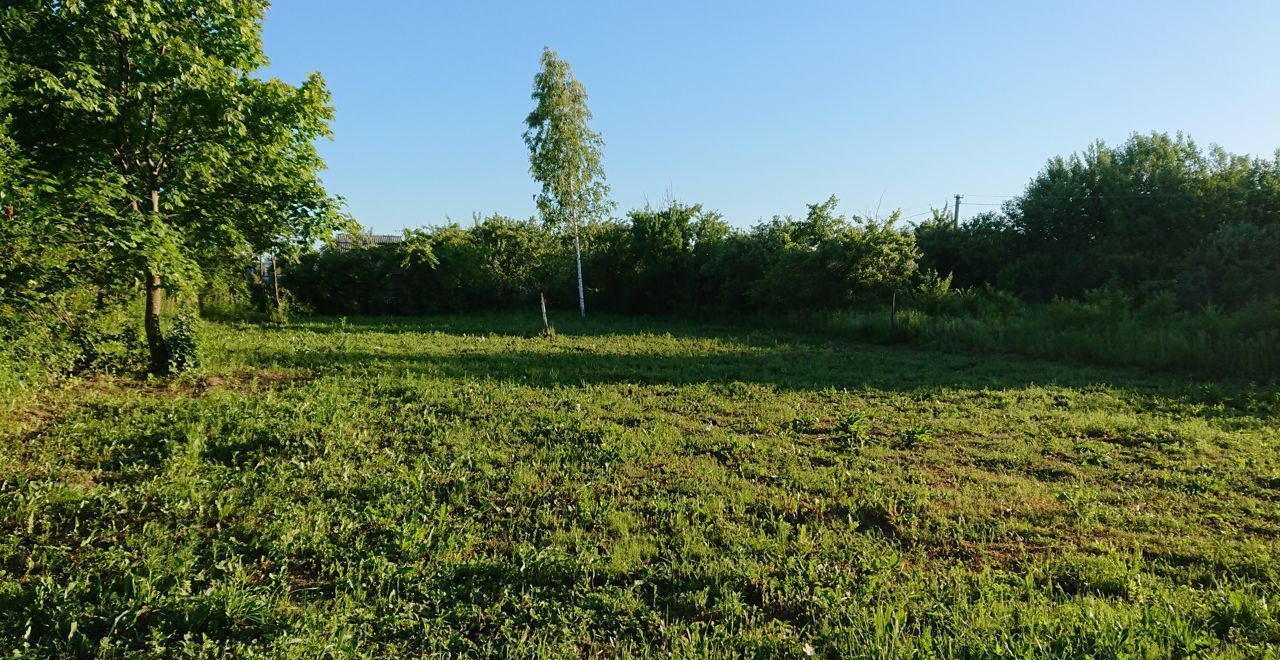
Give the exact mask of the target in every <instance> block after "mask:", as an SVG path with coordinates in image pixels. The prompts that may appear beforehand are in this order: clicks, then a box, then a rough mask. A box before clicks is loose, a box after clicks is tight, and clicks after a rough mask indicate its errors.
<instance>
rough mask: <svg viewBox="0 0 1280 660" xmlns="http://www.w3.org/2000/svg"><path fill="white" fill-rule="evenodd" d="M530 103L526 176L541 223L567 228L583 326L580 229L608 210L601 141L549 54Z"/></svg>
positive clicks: (572, 83) (566, 72) (546, 51)
mask: <svg viewBox="0 0 1280 660" xmlns="http://www.w3.org/2000/svg"><path fill="white" fill-rule="evenodd" d="M532 98H533V100H534V109H533V112H530V113H529V116H528V117H527V118H526V119H525V132H524V142H525V144H526V145H527V146H528V147H529V173H530V174H532V175H533V178H534V180H536V181H537V182H538V183H539V184H540V185H541V190H540V192H539V193H538V195H537V196H536V197H535V200H536V201H537V204H538V212H539V213H540V214H541V215H542V219H543V222H545V223H547V224H548V225H549V226H555V227H560V228H563V227H565V226H568V227H569V228H570V229H571V230H572V232H573V252H574V259H575V261H576V262H577V269H578V313H579V315H580V316H581V317H582V318H583V319H584V320H585V319H586V318H587V303H586V294H585V289H584V286H583V278H582V239H581V231H580V226H581V225H582V223H583V222H589V221H590V220H592V219H595V218H598V217H601V216H603V215H605V214H607V213H608V212H609V209H610V208H611V203H610V202H609V199H608V197H609V186H608V184H607V183H605V176H604V168H603V166H602V164H601V160H602V158H603V150H604V139H603V138H602V137H601V136H600V133H598V132H596V131H594V130H592V129H591V127H590V125H589V122H590V121H591V110H590V109H589V108H588V107H587V89H586V87H584V86H583V85H582V83H580V82H578V80H577V79H575V78H574V77H573V71H572V70H571V69H570V67H569V63H568V62H565V61H564V60H562V59H560V58H559V57H557V56H556V52H555V51H554V50H551V49H550V48H543V49H542V62H541V67H540V69H539V71H538V74H537V75H536V76H534V79H533V94H532Z"/></svg>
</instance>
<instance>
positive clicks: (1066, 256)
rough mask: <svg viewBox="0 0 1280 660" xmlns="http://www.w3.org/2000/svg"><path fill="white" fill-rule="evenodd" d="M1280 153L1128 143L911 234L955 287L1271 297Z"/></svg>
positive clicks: (1219, 298)
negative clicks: (1000, 204)
mask: <svg viewBox="0 0 1280 660" xmlns="http://www.w3.org/2000/svg"><path fill="white" fill-rule="evenodd" d="M1278 227H1280V152H1278V153H1277V155H1276V157H1275V158H1273V159H1270V160H1268V159H1263V158H1247V157H1244V156H1236V155H1232V154H1228V153H1227V152H1225V151H1224V150H1222V149H1221V148H1220V147H1213V148H1211V149H1208V150H1203V149H1201V148H1200V147H1198V146H1197V145H1196V144H1195V143H1194V142H1193V141H1192V140H1191V139H1190V138H1187V137H1185V136H1183V135H1181V134H1179V135H1177V136H1173V137H1171V136H1169V135H1166V134H1162V133H1154V134H1151V135H1134V136H1133V137H1131V138H1130V139H1129V140H1128V141H1127V142H1125V143H1124V144H1123V145H1121V146H1119V147H1108V146H1107V145H1105V144H1103V143H1101V142H1099V143H1097V144H1094V145H1093V146H1091V147H1090V148H1089V149H1087V150H1085V151H1084V152H1083V153H1081V154H1075V155H1072V156H1071V157H1069V158H1054V159H1052V160H1050V161H1049V163H1048V164H1047V165H1046V166H1045V168H1044V169H1043V170H1042V171H1041V172H1040V173H1039V174H1038V175H1037V176H1036V177H1035V178H1034V179H1033V180H1032V181H1031V183H1030V185H1029V186H1028V187H1027V190H1026V192H1024V193H1023V194H1022V195H1021V196H1020V197H1018V198H1016V199H1014V200H1011V201H1010V202H1009V203H1007V204H1006V205H1005V206H1004V209H1003V212H1001V213H987V214H982V215H980V216H977V217H974V218H972V219H970V220H969V221H968V222H966V223H965V224H963V225H960V226H959V227H953V226H951V223H950V222H949V221H948V220H947V219H945V218H943V217H941V215H938V216H937V217H935V218H934V220H932V221H930V222H927V223H924V224H922V225H921V226H920V227H918V228H917V230H916V236H917V240H918V241H919V243H920V246H921V249H922V250H923V252H924V257H925V263H926V266H927V267H929V268H933V269H934V270H937V271H938V272H940V273H953V274H954V275H955V277H956V282H957V283H958V284H959V285H960V286H962V287H970V286H975V285H983V284H992V285H996V286H999V287H1001V288H1004V289H1006V290H1008V291H1011V292H1014V293H1016V294H1017V295H1019V296H1021V297H1024V298H1028V299H1032V300H1041V301H1043V300H1050V299H1052V298H1054V297H1068V298H1079V297H1081V296H1083V295H1084V293H1085V292H1086V291H1088V290H1091V289H1097V288H1101V287H1103V286H1108V287H1111V288H1114V289H1120V290H1124V291H1128V292H1130V293H1133V294H1135V295H1137V296H1139V297H1146V296H1149V295H1156V294H1159V293H1160V292H1162V291H1169V292H1174V293H1176V294H1177V295H1178V296H1179V298H1180V301H1181V303H1182V304H1183V305H1184V306H1186V307H1194V306H1199V305H1205V304H1217V305H1229V306H1239V305H1243V304H1246V303H1248V302H1251V301H1256V300H1260V299H1264V298H1266V297H1267V296H1275V295H1278V294H1277V291H1278V286H1280V285H1278V284H1277V282H1280V271H1277V268H1280V266H1277V260H1276V259H1275V258H1274V255H1275V254H1276V248H1277V246H1280V233H1278V232H1280V229H1277V228H1278Z"/></svg>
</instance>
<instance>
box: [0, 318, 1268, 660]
mask: <svg viewBox="0 0 1280 660" xmlns="http://www.w3.org/2000/svg"><path fill="white" fill-rule="evenodd" d="M560 325H561V327H560V333H559V336H557V337H554V338H551V339H545V338H541V337H537V336H536V330H537V328H538V321H537V320H536V319H535V318H534V317H533V316H532V315H529V316H527V317H515V316H488V317H478V316H477V317H442V318H431V319H417V320H388V319H364V320H354V319H353V320H351V321H350V322H348V321H345V320H326V321H320V320H317V321H302V322H298V323H295V324H293V325H290V326H286V327H279V326H267V325H262V326H260V325H233V324H209V325H208V326H207V327H206V329H205V330H206V334H207V338H206V346H207V357H206V366H205V368H204V371H203V373H202V374H201V375H200V376H199V377H194V378H184V379H179V380H176V381H172V382H165V381H151V382H148V381H138V380H134V379H129V378H124V377H106V376H99V377H93V378H86V379H81V380H75V381H71V382H68V383H66V384H65V385H63V386H60V387H59V388H57V389H55V390H52V391H45V392H41V393H38V394H33V395H31V396H30V397H29V400H28V401H27V402H25V404H23V405H21V406H19V410H18V411H17V413H16V414H12V415H9V416H8V417H9V418H7V419H4V420H0V653H5V654H7V653H8V652H9V651H11V650H12V651H16V652H17V654H18V655H23V654H26V655H68V654H102V655H128V654H131V653H137V652H143V653H146V654H158V655H159V654H163V655H179V654H196V655H214V654H217V653H219V652H220V651H226V650H232V651H238V652H241V653H252V652H256V653H260V654H263V655H272V656H279V655H293V656H307V657H314V656H316V655H319V654H323V653H331V654H334V655H348V654H371V655H381V656H396V655H402V654H421V653H465V654H475V655H490V654H503V655H506V654H518V655H609V656H612V655H618V654H636V655H643V654H648V655H660V656H668V655H671V654H677V655H682V656H687V655H722V654H750V655H767V656H778V655H782V656H803V655H805V654H806V653H812V654H816V655H819V656H831V657H838V656H850V655H871V656H910V655H929V654H935V655H946V656H956V655H969V656H992V655H1001V656H1004V655H1018V656H1025V655H1036V656H1043V655H1050V656H1069V657H1079V656H1085V655H1097V656H1106V657H1111V656H1119V655H1125V654H1137V655H1149V656H1156V657H1165V656H1171V655H1172V656H1179V655H1196V654H1211V655H1213V654H1222V655H1226V656H1242V657H1254V656H1259V655H1264V656H1265V655H1275V654H1277V653H1280V586H1277V585H1280V540H1278V538H1280V430H1278V428H1277V421H1276V419H1277V416H1280V397H1278V396H1277V394H1276V393H1275V390H1274V389H1272V388H1263V387H1253V386H1249V385H1246V384H1231V383H1226V384H1223V383H1206V382H1188V381H1182V380H1176V379H1173V378H1170V377H1160V376H1149V375H1143V374H1141V373H1139V372H1133V371H1118V370H1105V369H1097V368H1093V369H1086V368H1077V367H1063V366H1058V365H1054V364H1052V363H1048V362H1041V361H1033V360H1023V359H1015V358H992V357H982V356H963V355H943V354H937V353H928V352H921V351H916V350H912V349H907V348H896V347H878V346H867V345H857V344H847V343H840V342H832V341H829V340H826V339H822V338H819V337H808V336H804V335H800V334H785V333H751V332H750V331H749V330H745V329H743V328H732V327H715V326H710V325H705V324H701V325H699V324H685V323H679V322H674V321H665V320H650V319H627V318H612V319H607V318H606V319H597V320H593V321H592V322H591V323H590V324H588V325H585V326H577V325H576V324H572V323H570V324H567V325H566V324H565V322H563V321H562V322H561V323H560Z"/></svg>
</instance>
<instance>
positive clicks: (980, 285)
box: [0, 0, 1280, 384]
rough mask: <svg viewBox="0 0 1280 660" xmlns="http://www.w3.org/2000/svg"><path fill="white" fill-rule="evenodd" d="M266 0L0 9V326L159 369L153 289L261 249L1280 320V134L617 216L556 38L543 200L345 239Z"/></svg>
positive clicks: (322, 94) (755, 292) (817, 298)
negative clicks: (934, 181)
mask: <svg viewBox="0 0 1280 660" xmlns="http://www.w3.org/2000/svg"><path fill="white" fill-rule="evenodd" d="M266 7H267V3H266V1H265V0H221V1H220V2H218V3H214V4H212V5H211V4H210V3H207V2H203V1H201V0H166V1H165V2H158V1H156V0H127V1H125V2H120V1H114V0H77V1H76V2H62V1H58V0H32V1H31V2H26V3H10V4H8V5H6V6H5V7H4V8H2V9H0V210H2V212H3V222H2V223H0V339H2V340H3V342H4V347H5V348H4V351H3V352H5V353H8V354H9V355H10V357H12V356H13V355H25V356H32V357H33V359H35V358H39V359H41V360H44V361H46V362H49V363H50V364H52V365H53V366H55V367H56V368H58V369H75V368H78V367H82V366H84V365H87V364H88V365H92V364H94V363H96V362H98V361H99V360H100V358H101V359H102V360H106V361H110V360H111V359H113V358H112V356H110V355H106V353H109V352H111V351H121V352H124V353H128V354H142V355H144V356H145V360H144V362H145V367H146V368H147V369H149V370H150V371H152V372H154V373H165V372H168V371H171V370H173V369H175V368H180V367H181V366H182V365H185V364H190V363H191V356H190V355H188V354H187V353H189V352H190V347H191V346H192V345H193V343H192V340H191V337H190V332H191V327H192V325H191V323H190V322H188V321H183V322H178V320H177V319H174V320H167V319H164V318H162V312H163V311H164V310H168V309H172V308H173V307H174V305H173V302H172V300H173V299H174V298H178V299H180V300H182V301H184V305H185V306H186V307H195V305H194V304H193V303H197V302H198V303H199V304H200V305H201V306H202V307H203V308H205V309H211V308H212V307H213V306H215V303H216V302H218V301H222V302H227V301H230V302H232V303H236V301H237V299H238V298H245V297H247V296H251V295H252V294H253V293H254V291H253V288H254V287H252V286H248V285H247V283H246V280H245V278H244V267H245V265H246V264H248V263H251V262H253V261H254V260H255V258H256V257H257V256H258V255H262V254H264V253H270V254H272V255H273V259H271V261H270V263H272V264H273V270H274V265H275V264H280V265H281V269H280V273H279V274H280V278H279V279H278V280H277V279H276V274H277V273H275V272H272V273H271V274H270V280H271V282H272V284H273V285H274V284H277V283H279V284H282V285H284V287H285V296H286V298H291V299H292V300H293V301H294V302H295V303H296V304H297V305H298V306H299V307H301V308H307V309H311V310H314V311H316V312H321V313H328V314H423V313H433V312H445V311H449V312H454V311H470V310H480V309H493V308H503V307H511V306H519V305H524V306H531V305H532V304H533V301H535V300H536V299H537V297H538V295H539V294H542V293H545V294H547V295H548V296H549V298H550V299H551V301H552V303H553V304H558V305H560V306H563V307H570V306H574V304H575V303H576V306H577V308H578V310H579V313H580V314H583V315H585V313H586V308H587V307H588V306H591V307H593V308H597V309H604V310H611V311H619V312H631V313H647V314H695V315H696V314H725V313H730V314H757V313H760V314H771V315H778V314H791V313H797V312H801V313H804V312H825V311H834V310H852V309H874V310H877V313H879V312H883V317H884V318H885V319H886V320H887V321H888V323H889V327H890V328H896V327H897V320H896V319H897V312H898V310H899V307H900V306H903V305H905V306H907V307H908V308H910V309H912V310H916V311H919V310H928V311H929V312H930V313H943V312H946V311H947V310H952V311H954V310H961V311H965V313H969V314H975V313H978V312H977V311H975V310H986V311H984V312H982V313H987V312H990V311H991V310H999V309H1005V308H1007V307H1008V305H1010V304H1019V305H1020V304H1028V303H1042V302H1049V301H1088V300H1095V301H1096V300H1123V301H1124V305H1127V306H1128V307H1133V308H1138V307H1141V308H1143V309H1147V310H1153V309H1165V310H1169V311H1170V312H1178V313H1184V314H1190V313H1195V314H1201V313H1204V314H1220V313H1223V312H1225V313H1229V314H1237V313H1238V314H1237V317H1238V318H1248V319H1251V320H1250V321H1249V322H1248V323H1243V322H1242V324H1240V325H1239V328H1243V330H1241V331H1242V332H1255V331H1256V332H1270V331H1274V330H1275V328H1277V327H1280V303H1277V299H1280V153H1277V154H1276V155H1275V156H1273V157H1272V158H1258V157H1246V156H1239V155H1233V154H1229V153H1227V152H1226V151H1225V150H1223V149H1221V148H1218V147H1211V148H1209V149H1204V148H1201V147H1200V146H1198V145H1197V144H1196V143H1195V142H1193V141H1192V140H1191V139H1190V138H1188V137H1185V136H1183V135H1172V136H1171V135H1167V134H1162V133H1152V134H1146V135H1134V136H1132V137H1131V138H1130V139H1129V140H1127V141H1126V142H1124V143H1123V144H1121V145H1119V146H1116V147H1113V146H1108V145H1106V144H1103V143H1101V142H1099V143H1097V144H1094V145H1092V146H1090V147H1088V148H1087V149H1086V150H1084V151H1083V152H1081V153H1078V154H1075V155H1072V156H1070V157H1065V158H1063V157H1058V158H1053V159H1052V160H1050V161H1049V162H1048V164H1047V165H1046V166H1045V167H1044V169H1043V170H1041V171H1040V172H1039V173H1038V174H1037V175H1036V176H1035V177H1034V178H1033V179H1032V180H1031V182H1030V184H1029V185H1028V187H1027V188H1026V190H1025V191H1023V192H1022V193H1021V194H1019V195H1017V196H1015V197H1013V198H1011V199H1009V200H1008V201H1006V202H1004V203H1003V205H1002V206H1000V207H999V209H998V210H996V211H993V212H988V213H983V214H981V215H978V216H977V217H974V218H970V219H968V220H967V221H966V222H963V223H958V222H956V219H955V218H953V217H951V216H950V215H949V214H948V212H947V211H945V210H939V211H935V212H934V214H933V218H931V219H930V220H928V221H925V222H923V223H920V224H917V225H914V226H912V225H907V224H905V223H904V222H902V220H901V218H900V217H899V215H898V214H896V213H895V214H891V215H890V216H889V217H887V218H867V217H858V216H845V215H842V214H840V213H839V212H838V209H837V201H836V199H835V198H834V197H832V198H830V199H828V200H825V201H820V202H816V203H814V204H810V205H809V206H808V208H807V210H806V212H805V213H803V214H802V215H800V216H798V217H792V216H775V217H773V218H771V219H769V220H766V221H762V222H759V223H757V224H755V225H754V226H751V227H748V228H740V227H737V226H734V225H731V224H730V223H728V222H727V221H726V220H725V218H723V217H722V216H721V215H720V214H719V213H717V212H715V211H713V210H711V209H709V208H705V207H703V206H702V205H699V204H695V203H687V202H681V201H675V200H672V201H668V202H666V203H663V204H660V205H657V206H652V207H645V208H642V209H634V210H631V211H629V212H627V213H625V214H623V215H622V216H621V217H616V216H615V215H614V213H615V209H616V207H615V206H614V205H613V203H612V202H611V201H610V199H609V187H608V185H607V183H606V182H605V176H604V170H603V167H602V154H603V147H604V141H603V138H602V137H601V136H600V134H599V133H597V132H595V131H593V130H592V129H591V127H590V125H589V123H590V120H591V112H590V110H589V108H588V107H587V94H586V90H585V87H584V86H583V85H582V84H581V83H580V82H578V81H577V80H576V79H575V78H574V77H573V74H572V71H571V69H570V68H569V66H568V64H567V63H566V62H564V61H563V60H561V59H560V58H559V57H558V56H557V54H556V53H555V52H554V51H552V50H550V49H546V50H544V52H543V54H542V58H541V62H540V65H541V66H540V68H539V72H538V73H537V75H536V76H535V78H534V84H533V91H532V95H531V96H532V100H533V110H532V111H531V112H530V113H529V115H528V116H527V117H526V118H525V122H524V126H525V132H524V135H523V138H524V141H525V144H526V145H527V146H528V148H529V152H530V174H531V175H532V177H533V178H534V180H535V181H536V182H537V183H538V185H539V193H538V195H537V197H536V200H537V207H538V215H537V216H536V217H533V218H529V219H527V220H521V219H514V218H510V217H505V216H502V215H492V216H489V217H482V218H481V217H478V218H476V219H475V221H474V222H473V223H471V225H470V226H466V227H464V226H461V225H458V224H449V225H447V226H439V227H429V228H420V229H414V230H409V231H407V232H406V233H405V236H404V240H403V241H402V242H400V243H397V244H392V245H376V246H358V247H356V248H354V249H350V250H338V249H335V248H334V247H333V244H332V240H333V238H334V236H335V234H336V233H338V232H351V231H353V230H354V229H356V225H355V223H354V221H353V220H352V219H351V218H350V217H349V216H347V215H346V214H345V213H344V212H343V211H342V206H341V201H340V200H339V199H337V198H335V197H333V196H331V195H330V194H329V193H328V192H327V191H326V190H325V189H324V187H323V186H322V185H321V182H320V177H319V174H320V172H321V170H322V168H323V162H322V161H321V159H320V157H319V155H318V153H317V151H316V148H315V142H316V141H317V140H318V139H323V138H325V137H327V136H328V135H329V124H330V121H331V119H332V116H333V108H332V104H331V101H330V98H329V94H328V91H327V89H326V87H325V84H324V80H323V78H321V77H320V76H319V75H318V74H313V75H312V76H310V77H308V78H307V79H306V80H304V81H303V82H301V83H300V84H296V85H294V84H289V83H286V82H283V81H280V80H276V79H271V78H264V77H262V76H261V75H260V73H261V69H262V67H263V66H265V64H266V57H265V54H264V53H263V50H262V43H261V28H262V19H263V15H264V12H265V10H266ZM166 296H168V297H169V300H170V302H168V303H166V301H165V299H166ZM271 299H272V302H273V303H274V301H275V299H277V296H276V295H275V292H274V291H273V295H272V296H271ZM241 302H242V301H241ZM1106 308H1107V309H1110V310H1115V309H1118V307H1116V306H1115V305H1112V304H1110V303H1108V306H1106ZM966 310H967V311H966ZM126 313H127V314H132V315H133V320H129V319H127V318H125V317H123V316H122V315H123V314H126ZM1135 327H1136V326H1135ZM1214 327H1217V326H1214ZM139 330H140V332H139ZM1215 332H1216V331H1215ZM1267 341H1270V340H1267ZM1264 343H1265V342H1264ZM1266 345H1270V344H1266ZM108 346H114V348H107V347H108ZM0 357H2V356H0ZM6 359H8V358H6ZM0 384H2V383H0Z"/></svg>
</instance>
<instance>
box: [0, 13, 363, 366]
mask: <svg viewBox="0 0 1280 660" xmlns="http://www.w3.org/2000/svg"><path fill="white" fill-rule="evenodd" d="M265 10H266V2H265V1H264V0H225V1H222V2H218V3H216V4H215V6H210V5H209V3H206V2H198V1H195V0H179V1H174V2H152V1H142V2H127V3H124V4H123V5H120V4H119V3H105V4H104V3H100V2H88V3H86V2H52V1H37V2H30V3H25V6H23V7H21V8H17V7H10V8H8V9H6V10H5V13H4V19H5V29H4V30H2V31H0V58H2V60H3V63H4V64H3V71H4V76H3V78H4V85H3V88H2V89H0V96H2V97H3V101H0V103H3V105H4V106H5V110H6V117H7V118H8V121H7V122H6V126H5V127H4V128H5V130H6V131H7V133H8V135H9V137H11V138H12V142H11V143H10V142H9V141H8V140H7V139H6V140H5V141H4V145H8V146H3V145H0V151H4V152H8V151H13V152H15V153H21V154H22V156H23V163H21V164H14V165H12V166H10V167H7V168H6V169H7V170H9V171H7V172H6V180H8V178H9V177H8V175H9V174H10V173H11V172H12V173H16V174H17V176H18V178H19V180H20V184H21V185H20V186H19V187H20V188H21V194H19V191H14V193H15V194H14V195H13V199H14V200H15V218H16V223H10V224H12V225H14V226H11V227H7V228H6V229H5V230H4V231H5V234H6V235H4V236H0V238H4V239H8V240H5V241H0V242H3V243H5V244H6V247H5V248H3V249H4V250H5V251H6V252H12V253H14V254H12V255H4V256H13V257H14V259H13V260H12V261H10V260H5V261H6V265H5V266H4V267H0V268H2V269H3V270H4V271H7V272H0V294H3V295H4V296H5V298H6V300H5V301H4V302H5V303H6V305H5V306H4V307H6V308H7V307H8V306H9V305H8V303H9V300H10V299H11V300H13V303H12V304H13V305H14V306H16V307H19V308H25V310H23V311H25V312H26V313H28V314H30V315H36V316H40V317H44V318H52V317H54V316H56V315H58V314H59V313H60V312H64V309H59V306H61V305H63V304H64V303H65V300H62V299H59V298H60V297H63V298H66V297H76V296H80V297H88V298H93V299H95V300H96V301H97V306H98V307H101V306H103V305H106V304H117V303H118V302H119V301H120V300H122V299H123V298H124V297H125V296H127V295H129V294H134V295H136V294H137V292H138V290H139V289H140V288H141V287H142V286H143V283H144V282H145V283H146V286H148V287H150V288H151V289H155V288H156V287H157V286H164V287H167V288H168V289H169V290H171V291H177V292H194V291H196V290H198V289H199V288H200V286H201V285H202V284H203V282H204V280H205V275H206V273H208V272H210V271H213V270H216V269H218V268H221V267H224V266H225V263H226V262H227V261H228V260H229V259H242V258H243V255H245V254H255V253H261V252H263V251H266V250H274V251H286V252H287V251H297V250H300V249H303V248H305V247H308V246H309V245H310V244H311V243H312V242H313V241H314V240H315V239H317V238H319V237H322V236H325V235H328V234H329V233H331V232H332V230H333V229H335V228H338V227H342V226H345V224H346V223H347V221H346V219H344V218H342V217H341V216H340V215H339V213H338V212H337V202H336V201H335V200H333V199H331V198H330V197H329V196H328V195H327V194H326V193H325V192H324V190H323V188H322V187H321V186H320V182H319V178H318V172H319V170H320V169H321V167H322V165H323V163H322V162H321V161H320V159H319V157H318V155H317V152H316V150H315V147H314V142H315V140H317V139H318V138H321V137H324V136H327V135H328V124H329V121H330V120H331V118H332V112H333V111H332V108H331V107H330V106H329V96H328V92H327V91H326V89H325V86H324V82H323V80H322V79H321V78H320V77H319V76H318V75H313V76H311V77H309V78H308V79H307V80H306V81H305V82H303V83H302V84H301V85H298V86H293V85H288V84H286V83H283V82H281V81H279V80H274V79H263V78H261V77H259V76H258V75H256V72H257V71H258V70H259V69H260V68H261V67H262V66H264V65H265V64H266V58H265V56H264V54H263V52H262V44H261V39H260V33H261V21H262V17H263V13H264V12H265ZM4 158H7V156H0V160H3V159H4ZM5 165H7V163H4V162H0V167H4V166H5ZM0 185H6V184H4V183H0ZM8 194H9V191H8V190H6V196H8ZM10 264H15V265H14V266H12V267H13V268H14V270H13V271H9V268H10V267H11V266H10ZM12 272H18V273H26V276H25V277H23V276H19V277H16V278H15V277H13V275H12ZM156 278H159V279H158V280H157V279H156ZM65 312H69V313H71V314H76V313H79V310H76V309H71V310H65ZM10 313H11V312H10V310H9V309H4V308H0V314H3V315H8V314H10ZM20 313H21V312H20ZM64 316H65V313H64ZM146 330H147V339H148V343H149V344H150V345H151V346H152V347H153V348H156V349H159V350H156V351H154V352H153V362H154V359H155V356H157V355H163V353H164V350H163V348H164V346H163V345H164V340H163V337H162V336H161V335H160V332H159V325H158V324H153V323H148V324H146ZM163 367H164V365H160V364H152V369H153V370H156V371H162V370H163Z"/></svg>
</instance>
